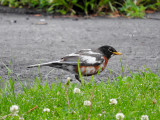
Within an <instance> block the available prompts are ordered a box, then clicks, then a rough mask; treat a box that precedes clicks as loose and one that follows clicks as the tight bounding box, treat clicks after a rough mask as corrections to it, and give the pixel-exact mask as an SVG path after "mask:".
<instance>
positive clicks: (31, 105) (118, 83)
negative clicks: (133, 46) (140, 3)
mask: <svg viewBox="0 0 160 120" xmlns="http://www.w3.org/2000/svg"><path fill="white" fill-rule="evenodd" d="M122 67H123V66H122ZM122 70H123V69H122ZM17 78H18V77H17ZM0 80H1V82H2V83H3V84H4V87H3V88H1V89H0V119H6V120H10V119H11V118H13V119H15V120H17V119H23V118H24V119H57V120H58V119H96V120H100V119H113V120H116V119H117V120H118V118H121V120H122V119H124V120H132V119H141V120H146V119H147V120H148V118H149V119H150V120H157V119H158V118H160V115H159V113H160V108H159V106H160V101H159V97H160V96H159V95H160V94H159V93H160V85H159V83H160V76H159V71H158V72H157V73H153V72H152V71H151V70H150V69H148V68H146V70H145V71H139V72H137V73H132V72H131V71H130V76H121V75H119V76H117V77H113V81H112V82H111V80H110V79H109V80H108V81H107V82H103V81H101V82H100V83H98V84H97V83H96V82H95V81H94V78H93V77H92V78H91V80H90V81H89V82H88V83H85V84H84V85H81V84H79V85H77V84H73V83H71V82H69V81H66V84H65V85H62V83H56V81H55V82H54V83H52V86H51V88H50V87H49V84H48V80H47V81H46V82H45V84H43V85H41V83H40V81H41V80H40V78H39V77H38V76H37V77H36V78H35V80H34V84H33V86H31V88H27V87H25V86H24V85H23V84H22V83H21V81H20V80H19V79H18V81H19V84H20V85H21V87H22V89H23V91H22V92H20V93H18V94H16V93H15V92H14V90H15V88H14V84H15V82H16V81H15V80H14V79H13V78H12V76H11V70H10V69H9V68H8V79H7V82H6V83H4V80H3V79H2V76H0ZM67 96H68V97H67ZM68 103H69V105H68Z"/></svg>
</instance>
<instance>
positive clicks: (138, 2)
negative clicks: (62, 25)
mask: <svg viewBox="0 0 160 120" xmlns="http://www.w3.org/2000/svg"><path fill="white" fill-rule="evenodd" d="M0 5H1V6H8V7H10V8H20V9H22V8H25V9H31V10H35V11H37V12H38V11H40V12H46V13H49V14H57V13H58V14H61V15H66V14H70V15H94V16H97V15H98V16H99V15H100V16H101V15H108V14H111V15H113V16H121V15H122V16H127V17H138V18H144V16H145V11H146V10H151V11H149V12H152V11H160V0H154V1H153V0H147V1H146V0H122V1H119V0H99V1H97V0H90V1H88V0H83V1H81V0H69V1H67V0H40V1H39V0H20V1H18V0H0ZM33 13H34V12H33Z"/></svg>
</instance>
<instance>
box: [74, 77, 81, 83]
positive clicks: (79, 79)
mask: <svg viewBox="0 0 160 120" xmlns="http://www.w3.org/2000/svg"><path fill="white" fill-rule="evenodd" d="M75 78H76V79H77V80H78V81H79V82H80V83H81V80H80V79H79V75H75Z"/></svg>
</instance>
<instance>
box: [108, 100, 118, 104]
mask: <svg viewBox="0 0 160 120" xmlns="http://www.w3.org/2000/svg"><path fill="white" fill-rule="evenodd" d="M109 104H110V105H116V104H117V100H116V99H110V103H109Z"/></svg>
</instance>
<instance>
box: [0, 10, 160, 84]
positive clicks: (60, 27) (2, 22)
mask: <svg viewBox="0 0 160 120" xmlns="http://www.w3.org/2000/svg"><path fill="white" fill-rule="evenodd" d="M43 23H47V24H43ZM101 45H111V46H113V47H114V48H116V49H117V50H118V51H120V52H122V53H123V55H122V56H114V57H112V58H111V59H110V61H109V63H108V66H107V68H108V69H112V70H113V71H115V72H116V73H117V74H120V73H121V63H120V58H121V60H122V63H123V67H124V70H125V73H126V74H127V75H129V72H128V69H127V66H128V67H129V68H130V70H131V71H132V72H136V71H137V70H139V69H143V68H144V65H145V66H147V67H149V68H150V69H151V70H152V71H153V72H158V69H159V68H158V67H157V65H159V66H160V13H156V14H152V15H151V16H150V19H127V18H107V17H102V18H91V19H84V18H80V19H74V18H73V19H72V18H56V19H55V18H52V17H50V16H40V17H36V16H31V15H16V14H4V13H0V76H1V77H2V78H3V79H4V80H7V75H8V71H7V69H6V67H4V65H3V63H4V64H6V65H7V66H8V67H9V68H10V69H11V70H12V72H13V77H14V78H15V79H16V76H17V75H18V76H19V78H20V80H21V81H28V82H32V81H33V78H34V77H35V75H37V73H38V69H36V68H35V69H27V68H26V67H27V66H28V65H31V64H36V63H43V62H49V61H52V60H58V59H60V58H61V57H63V56H64V55H66V54H69V53H72V52H76V51H78V50H80V49H83V48H98V47H99V46H101ZM10 62H12V64H11V65H10ZM52 69H53V68H50V67H42V68H41V69H40V73H41V77H42V81H45V76H46V75H47V74H48V73H49V72H50V71H51V70H52ZM112 75H116V74H115V73H113V72H112ZM108 76H109V70H107V69H105V71H103V72H102V73H101V74H100V76H99V77H98V78H97V77H95V79H97V80H104V81H106V80H107V79H108ZM67 77H71V78H72V79H73V80H75V79H74V76H73V75H72V74H70V73H68V72H66V71H63V70H59V69H53V70H52V72H51V73H50V74H49V75H48V79H49V82H50V83H51V82H53V81H54V80H55V79H56V78H57V81H61V80H62V81H65V80H66V78H67ZM87 79H88V78H87ZM74 82H77V81H74Z"/></svg>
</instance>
